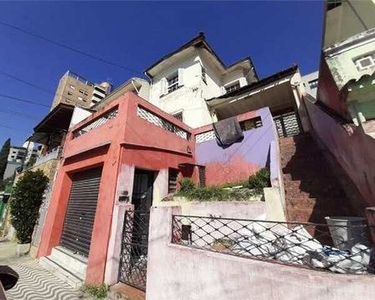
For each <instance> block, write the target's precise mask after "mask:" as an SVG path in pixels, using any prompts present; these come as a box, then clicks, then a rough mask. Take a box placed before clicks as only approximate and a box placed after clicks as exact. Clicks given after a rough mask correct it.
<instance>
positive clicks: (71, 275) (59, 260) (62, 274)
mask: <svg viewBox="0 0 375 300" xmlns="http://www.w3.org/2000/svg"><path fill="white" fill-rule="evenodd" d="M39 263H40V265H41V266H43V267H44V268H45V269H47V270H48V271H50V272H51V273H52V274H54V275H55V276H56V277H58V278H60V279H61V280H63V281H64V282H66V283H68V284H69V285H70V286H72V287H73V288H79V287H81V286H82V285H83V282H84V280H85V277H86V269H87V259H86V258H84V257H82V256H80V255H77V254H74V253H72V252H70V251H69V250H67V249H65V248H63V247H61V246H58V247H55V248H53V249H52V252H51V255H49V256H45V257H41V258H40V259H39Z"/></svg>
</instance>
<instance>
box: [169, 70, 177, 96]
mask: <svg viewBox="0 0 375 300" xmlns="http://www.w3.org/2000/svg"><path fill="white" fill-rule="evenodd" d="M167 82H168V93H171V92H173V91H175V90H177V89H178V88H179V86H178V73H175V74H173V75H172V76H170V77H168V78H167Z"/></svg>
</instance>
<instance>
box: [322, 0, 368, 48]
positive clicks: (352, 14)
mask: <svg viewBox="0 0 375 300" xmlns="http://www.w3.org/2000/svg"><path fill="white" fill-rule="evenodd" d="M374 15H375V3H374V1H373V0H367V1H357V0H346V1H342V4H341V5H340V6H337V7H335V8H334V9H331V10H329V11H327V12H326V20H325V33H324V48H325V47H329V46H331V45H333V44H336V43H338V42H340V41H342V40H345V39H347V38H349V37H351V36H353V35H355V34H357V33H360V32H362V31H365V30H368V29H371V28H373V27H375V18H374Z"/></svg>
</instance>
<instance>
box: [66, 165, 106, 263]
mask: <svg viewBox="0 0 375 300" xmlns="http://www.w3.org/2000/svg"><path fill="white" fill-rule="evenodd" d="M101 173H102V169H101V168H97V169H91V170H87V171H83V172H79V173H76V174H74V175H73V178H72V188H71V190H70V196H69V201H68V207H67V210H66V214H65V220H64V227H63V233H62V237H61V245H62V246H63V247H65V248H67V249H69V250H72V251H73V252H75V253H77V254H81V255H83V256H86V257H87V256H88V255H89V251H90V244H91V235H92V227H93V225H94V220H95V213H96V206H97V202H98V196H99V187H100V178H101Z"/></svg>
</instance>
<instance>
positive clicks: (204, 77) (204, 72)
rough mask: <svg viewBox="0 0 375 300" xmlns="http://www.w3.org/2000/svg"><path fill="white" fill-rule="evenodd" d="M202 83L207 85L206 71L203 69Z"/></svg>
mask: <svg viewBox="0 0 375 300" xmlns="http://www.w3.org/2000/svg"><path fill="white" fill-rule="evenodd" d="M202 81H203V82H204V83H205V84H207V77H206V69H205V68H204V67H202Z"/></svg>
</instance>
